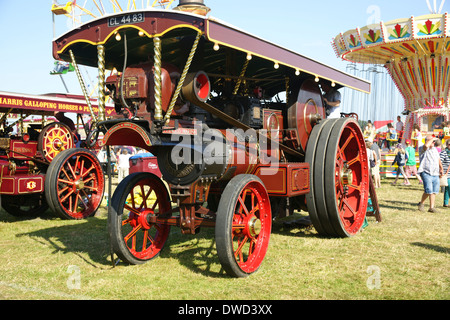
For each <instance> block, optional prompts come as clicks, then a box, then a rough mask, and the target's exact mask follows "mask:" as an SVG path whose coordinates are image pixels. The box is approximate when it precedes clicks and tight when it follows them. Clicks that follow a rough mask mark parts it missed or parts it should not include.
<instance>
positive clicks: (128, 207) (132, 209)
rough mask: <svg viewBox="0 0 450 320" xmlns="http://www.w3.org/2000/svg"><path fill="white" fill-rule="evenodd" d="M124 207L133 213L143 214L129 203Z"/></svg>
mask: <svg viewBox="0 0 450 320" xmlns="http://www.w3.org/2000/svg"><path fill="white" fill-rule="evenodd" d="M124 209H127V210H128V211H130V212H132V213H134V214H136V215H138V216H140V215H141V212H140V211H139V210H138V209H135V208H132V207H130V206H129V205H127V204H125V205H124Z"/></svg>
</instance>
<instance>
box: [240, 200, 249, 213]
mask: <svg viewBox="0 0 450 320" xmlns="http://www.w3.org/2000/svg"><path fill="white" fill-rule="evenodd" d="M238 201H239V203H240V204H241V209H242V210H244V213H245V215H246V216H248V215H249V213H248V209H247V207H246V205H245V201H244V200H243V199H242V198H241V197H239V198H238Z"/></svg>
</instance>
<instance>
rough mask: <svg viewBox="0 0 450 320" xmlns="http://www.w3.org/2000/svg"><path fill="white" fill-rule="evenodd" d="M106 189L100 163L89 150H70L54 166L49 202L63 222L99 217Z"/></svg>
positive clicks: (47, 179) (47, 185) (50, 170)
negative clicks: (97, 214)
mask: <svg viewBox="0 0 450 320" xmlns="http://www.w3.org/2000/svg"><path fill="white" fill-rule="evenodd" d="M104 189H105V183H104V176H103V170H102V167H101V165H100V162H99V161H98V159H97V157H96V156H95V155H94V154H93V153H92V152H90V151H89V150H86V149H81V148H80V149H68V150H64V151H62V152H61V153H59V154H58V155H57V156H56V157H55V159H53V161H52V162H51V163H50V166H49V167H48V170H47V174H46V177H45V197H46V199H47V202H48V204H49V206H50V208H51V209H52V210H53V212H55V213H56V214H58V215H59V216H60V217H61V218H63V219H75V220H79V219H85V218H88V217H91V216H93V215H95V213H96V212H97V209H98V208H99V207H100V204H101V202H102V198H103V192H104Z"/></svg>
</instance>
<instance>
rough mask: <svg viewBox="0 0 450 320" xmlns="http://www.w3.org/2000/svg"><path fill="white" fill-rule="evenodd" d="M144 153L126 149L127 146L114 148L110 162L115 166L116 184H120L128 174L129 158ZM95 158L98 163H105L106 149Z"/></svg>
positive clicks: (141, 150) (130, 148) (138, 150)
mask: <svg viewBox="0 0 450 320" xmlns="http://www.w3.org/2000/svg"><path fill="white" fill-rule="evenodd" d="M144 152H146V151H145V150H144V149H140V148H137V149H136V148H134V147H128V146H119V147H116V148H115V149H114V150H113V152H111V162H113V163H114V164H115V167H116V168H115V169H116V171H117V179H118V183H120V182H121V181H122V180H123V179H124V178H125V177H126V176H128V174H129V169H130V158H131V157H132V156H133V155H135V154H138V153H144ZM97 158H98V159H99V161H100V163H102V165H103V164H105V165H106V163H107V156H106V149H105V148H102V149H101V150H100V151H99V153H98V154H97Z"/></svg>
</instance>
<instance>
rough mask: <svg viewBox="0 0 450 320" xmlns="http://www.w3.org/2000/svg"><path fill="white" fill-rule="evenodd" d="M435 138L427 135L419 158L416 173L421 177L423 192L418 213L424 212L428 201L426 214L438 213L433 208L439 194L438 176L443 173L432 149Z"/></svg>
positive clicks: (433, 148) (434, 149)
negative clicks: (428, 206)
mask: <svg viewBox="0 0 450 320" xmlns="http://www.w3.org/2000/svg"><path fill="white" fill-rule="evenodd" d="M434 143H435V138H434V137H433V136H432V135H427V136H426V138H425V144H424V145H423V146H422V152H421V156H420V166H419V170H418V171H417V172H418V173H419V174H420V176H421V177H422V181H423V188H424V192H423V194H422V199H421V200H420V202H419V204H418V209H419V211H425V201H426V200H427V198H429V200H430V208H429V209H428V212H432V213H436V212H438V211H437V210H436V208H435V202H436V194H438V193H439V189H440V184H439V176H441V175H442V174H443V173H444V169H443V167H442V162H441V160H440V158H439V153H438V152H437V150H436V148H435V147H434Z"/></svg>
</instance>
